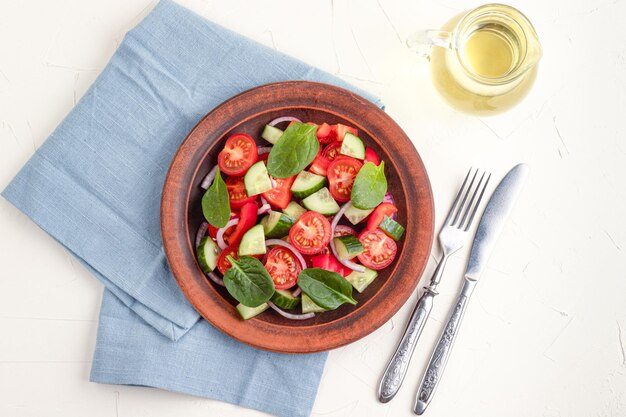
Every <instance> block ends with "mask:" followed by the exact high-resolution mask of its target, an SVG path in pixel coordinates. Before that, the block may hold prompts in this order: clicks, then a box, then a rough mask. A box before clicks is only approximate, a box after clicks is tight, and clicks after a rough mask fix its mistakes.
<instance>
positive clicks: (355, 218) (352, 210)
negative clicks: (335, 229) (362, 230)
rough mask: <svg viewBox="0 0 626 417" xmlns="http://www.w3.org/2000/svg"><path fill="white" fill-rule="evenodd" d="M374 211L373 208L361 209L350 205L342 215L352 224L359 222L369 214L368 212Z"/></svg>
mask: <svg viewBox="0 0 626 417" xmlns="http://www.w3.org/2000/svg"><path fill="white" fill-rule="evenodd" d="M372 211H374V209H369V210H361V209H359V208H356V207H354V206H353V205H350V207H348V208H347V209H346V211H345V213H344V216H346V218H347V219H348V220H349V221H350V223H352V224H358V223H360V222H361V221H362V220H363V219H364V218H366V217H367V216H369V215H370V213H371V212H372Z"/></svg>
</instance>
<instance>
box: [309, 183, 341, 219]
mask: <svg viewBox="0 0 626 417" xmlns="http://www.w3.org/2000/svg"><path fill="white" fill-rule="evenodd" d="M302 205H304V207H306V208H307V209H309V210H311V211H317V212H318V213H319V214H321V215H323V216H332V215H333V214H336V213H337V212H338V211H339V209H340V207H339V204H337V202H336V201H335V199H334V198H333V196H331V195H330V191H328V188H326V187H324V188H322V189H321V190H319V191H316V192H315V193H313V194H311V195H310V196H308V197H307V198H305V199H304V200H302Z"/></svg>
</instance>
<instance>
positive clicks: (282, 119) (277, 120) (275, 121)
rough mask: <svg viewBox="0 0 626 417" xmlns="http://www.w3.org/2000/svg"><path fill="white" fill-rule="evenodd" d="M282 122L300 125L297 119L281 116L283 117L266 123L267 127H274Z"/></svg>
mask: <svg viewBox="0 0 626 417" xmlns="http://www.w3.org/2000/svg"><path fill="white" fill-rule="evenodd" d="M282 122H298V123H302V120H300V119H298V118H297V117H293V116H283V117H278V118H276V119H274V120H272V121H271V122H269V123H268V125H270V126H276V125H277V124H279V123H282Z"/></svg>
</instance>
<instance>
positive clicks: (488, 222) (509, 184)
mask: <svg viewBox="0 0 626 417" xmlns="http://www.w3.org/2000/svg"><path fill="white" fill-rule="evenodd" d="M527 176H528V165H526V164H518V165H515V166H514V167H513V168H511V170H510V171H509V172H508V173H507V174H506V175H505V176H504V178H502V181H500V184H498V186H497V187H496V190H495V191H494V192H493V194H492V195H491V198H490V199H489V202H488V203H487V207H485V211H484V212H483V215H482V217H481V219H480V223H479V224H478V229H477V230H476V235H475V237H474V243H472V249H471V252H470V257H469V261H468V262H467V269H466V270H465V277H467V278H469V279H474V280H477V279H479V278H480V276H481V274H482V272H483V270H484V269H485V266H486V265H487V261H488V260H489V256H490V255H491V252H492V250H493V247H494V246H495V245H496V241H497V240H498V237H499V236H500V233H501V232H502V229H503V228H504V224H505V223H506V219H507V218H508V217H509V213H510V212H511V209H512V208H513V205H514V204H515V200H516V199H517V196H518V194H519V192H520V191H521V189H522V186H523V185H524V181H525V180H526V177H527Z"/></svg>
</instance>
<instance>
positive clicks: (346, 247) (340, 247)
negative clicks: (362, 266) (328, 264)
mask: <svg viewBox="0 0 626 417" xmlns="http://www.w3.org/2000/svg"><path fill="white" fill-rule="evenodd" d="M333 242H334V243H335V249H336V250H337V257H338V258H339V259H343V260H346V259H352V258H354V257H355V256H357V255H359V254H361V253H363V244H362V243H361V241H360V240H359V239H358V238H357V237H356V236H352V235H347V236H338V237H334V238H333Z"/></svg>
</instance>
